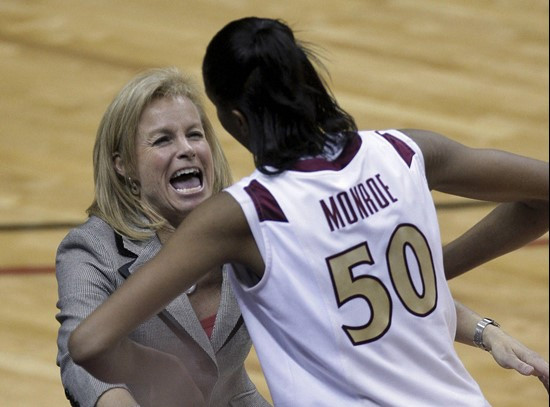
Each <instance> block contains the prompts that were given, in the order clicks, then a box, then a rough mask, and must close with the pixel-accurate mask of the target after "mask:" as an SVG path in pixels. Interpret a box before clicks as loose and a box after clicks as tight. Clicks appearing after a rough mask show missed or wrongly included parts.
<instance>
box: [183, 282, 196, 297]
mask: <svg viewBox="0 0 550 407" xmlns="http://www.w3.org/2000/svg"><path fill="white" fill-rule="evenodd" d="M196 289H197V284H193V285H192V286H191V287H189V288H188V289H187V290H185V294H187V295H191V294H193V293H194V292H195V290H196Z"/></svg>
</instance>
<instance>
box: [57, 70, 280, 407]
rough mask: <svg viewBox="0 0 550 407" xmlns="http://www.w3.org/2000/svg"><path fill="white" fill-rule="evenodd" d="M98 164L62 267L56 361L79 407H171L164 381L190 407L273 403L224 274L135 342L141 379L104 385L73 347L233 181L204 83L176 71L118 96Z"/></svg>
mask: <svg viewBox="0 0 550 407" xmlns="http://www.w3.org/2000/svg"><path fill="white" fill-rule="evenodd" d="M93 166H94V181H95V197H94V201H93V203H92V204H91V206H90V207H89V209H88V214H89V219H88V220H87V222H86V223H84V224H83V225H80V226H78V227H77V228H75V229H73V230H71V231H70V232H69V234H68V235H67V236H66V237H65V239H64V240H63V241H62V242H61V244H60V246H59V249H58V253H57V259H56V275H57V281H58V288H59V301H58V303H57V306H58V308H59V310H60V311H59V313H58V314H57V317H56V318H57V320H58V321H59V322H60V324H61V326H60V329H59V334H58V349H59V351H58V357H57V363H58V365H59V366H60V368H61V379H62V382H63V386H64V388H65V394H66V395H67V398H68V399H69V400H70V401H71V405H78V406H81V407H83V406H90V407H92V406H98V407H102V406H135V405H136V403H139V405H141V406H159V405H170V404H171V403H172V402H174V400H173V398H172V393H171V392H164V393H162V394H159V393H156V392H155V389H156V388H157V387H158V385H157V384H158V383H159V382H162V383H163V385H164V386H169V387H170V386H172V387H174V388H177V389H178V391H182V389H183V390H184V392H185V394H186V401H188V402H189V404H190V405H201V404H202V403H203V402H205V403H206V405H212V406H227V405H238V406H248V407H256V406H257V407H263V406H269V404H268V403H267V401H266V400H265V399H264V398H263V397H262V396H261V395H260V394H259V392H258V391H257V389H256V387H255V385H254V384H253V383H252V381H251V380H250V378H249V376H248V374H247V372H246V370H245V367H244V361H245V359H246V357H247V355H248V353H249V351H250V348H251V341H250V337H249V336H248V332H247V330H246V327H245V325H244V324H243V319H242V316H241V313H240V311H239V308H238V306H237V302H236V300H235V298H234V296H233V294H232V291H231V290H230V286H229V281H228V279H227V271H226V267H225V266H222V267H216V268H214V269H213V270H211V272H209V273H208V274H207V275H205V276H204V277H203V278H201V279H200V280H199V281H196V282H195V284H194V285H193V287H192V288H191V289H190V290H187V291H186V292H185V293H182V295H180V296H178V298H176V299H175V300H174V301H173V302H171V303H170V304H169V305H168V306H167V307H166V308H165V309H163V310H161V311H160V312H159V313H158V314H157V315H156V316H154V317H153V318H151V319H149V320H148V321H146V322H144V323H143V324H141V325H140V326H139V327H137V329H136V330H134V331H133V332H132V333H131V334H130V335H129V337H130V338H131V339H132V340H134V341H135V342H137V343H139V344H140V349H141V350H143V355H141V354H140V352H137V353H136V359H135V361H136V364H135V365H134V366H128V368H129V369H132V370H133V371H134V372H139V374H138V375H137V376H138V377H137V378H136V375H134V379H133V380H132V381H131V382H128V381H123V380H121V382H120V383H119V384H109V383H105V382H102V381H99V380H97V379H95V378H94V377H93V376H91V375H90V374H89V373H87V372H86V371H85V370H84V369H82V368H81V367H79V366H77V365H75V364H74V362H73V360H72V359H71V357H70V355H69V353H68V349H67V342H68V338H69V335H70V334H71V332H72V331H73V330H74V329H75V328H76V326H77V325H78V324H79V323H80V322H81V320H82V319H83V318H84V317H86V316H87V315H88V314H90V313H91V312H92V311H93V310H94V309H95V308H97V307H98V306H99V305H100V304H101V303H102V302H103V301H105V300H106V299H107V298H108V297H109V296H110V295H111V294H113V292H114V291H115V290H117V288H119V287H120V286H121V285H122V284H123V283H124V282H125V281H126V279H127V278H128V277H129V276H130V275H131V274H132V273H133V272H134V270H135V269H136V268H137V267H139V266H140V265H141V264H143V263H145V262H146V261H147V260H149V259H150V258H152V257H153V256H154V255H155V254H156V253H157V252H158V251H159V250H160V248H161V245H162V244H163V243H164V242H166V241H167V239H168V238H169V237H170V234H171V233H172V232H173V231H174V230H175V228H177V226H178V225H179V224H180V223H181V221H182V220H183V219H184V218H185V217H186V216H187V214H188V213H189V212H190V211H191V210H192V209H193V208H194V207H196V206H197V205H198V204H199V203H201V202H202V201H204V200H205V199H206V198H208V197H210V196H211V195H213V194H215V193H217V192H219V191H221V190H222V189H223V188H225V187H227V186H229V185H230V184H231V180H232V179H231V172H230V169H229V166H228V163H227V160H226V158H225V155H224V153H223V151H222V149H221V146H220V143H219V141H218V139H217V137H216V134H215V132H214V129H213V127H212V124H211V122H210V120H209V119H208V117H207V115H206V113H205V109H204V107H203V104H202V100H201V92H200V90H199V88H198V86H197V85H196V84H195V83H194V81H193V80H192V79H191V78H190V77H186V76H184V75H183V74H182V73H181V72H179V71H178V70H177V69H175V68H163V69H153V70H149V71H146V72H144V73H142V74H140V75H138V76H136V77H135V78H134V79H133V80H131V81H130V82H129V83H128V84H127V85H126V86H124V88H123V89H122V90H121V91H120V92H119V93H118V95H116V96H115V98H114V99H113V101H112V103H111V104H110V105H109V107H108V108H107V110H106V112H105V114H104V116H103V118H102V120H101V123H100V125H99V129H98V131H97V138H96V142H95V146H94V152H93ZM139 302H140V299H139V298H135V302H134V305H133V306H138V305H139ZM150 352H152V354H153V355H154V357H149V355H150ZM184 364H185V366H183V365H184ZM176 403H177V401H176Z"/></svg>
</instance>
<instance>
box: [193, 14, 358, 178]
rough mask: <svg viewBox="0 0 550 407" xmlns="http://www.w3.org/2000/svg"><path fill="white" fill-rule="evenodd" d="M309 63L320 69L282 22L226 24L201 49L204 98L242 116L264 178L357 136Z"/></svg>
mask: <svg viewBox="0 0 550 407" xmlns="http://www.w3.org/2000/svg"><path fill="white" fill-rule="evenodd" d="M312 61H314V62H316V63H317V64H318V65H319V66H321V67H322V64H321V63H320V61H319V60H318V58H317V56H316V55H315V53H313V51H311V50H310V49H308V48H307V47H306V46H305V45H303V44H301V43H299V42H298V41H296V39H295V38H294V34H293V32H292V30H291V28H290V27H289V26H288V25H287V24H286V23H284V22H283V21H281V20H273V19H267V18H257V17H247V18H243V19H239V20H235V21H232V22H230V23H229V24H227V25H226V26H225V27H224V28H222V29H221V30H220V31H219V32H218V33H217V34H216V35H215V36H214V38H213V39H212V40H211V41H210V44H209V45H208V47H207V49H206V55H205V57H204V60H203V65H202V71H203V79H204V84H205V88H206V91H207V94H208V95H209V97H210V98H211V99H212V101H213V103H214V104H216V105H220V106H226V107H227V106H231V108H237V109H239V110H241V111H242V112H243V114H245V116H246V118H247V120H248V125H249V127H250V133H251V135H252V137H250V140H249V143H250V145H249V148H250V150H251V152H252V154H253V155H254V162H255V164H256V167H257V168H258V169H259V170H260V171H262V172H264V173H271V174H273V173H280V172H282V171H284V170H286V169H288V168H290V167H292V166H293V164H294V163H295V162H296V161H298V160H299V159H300V158H302V157H305V156H316V155H319V154H321V153H322V152H323V151H324V149H325V148H327V147H329V148H330V147H335V146H337V145H341V144H342V143H345V142H346V138H347V137H349V134H350V133H349V132H352V131H356V130H357V126H356V124H355V121H354V119H353V117H351V115H349V114H348V113H347V112H345V111H344V110H343V109H342V108H340V106H339V105H338V103H337V102H336V100H335V99H334V97H333V96H332V94H331V93H330V90H329V87H328V86H327V85H326V83H325V82H324V80H323V78H322V77H321V76H320V75H319V74H318V72H317V71H316V69H315V67H314V65H313V64H312ZM266 167H273V168H274V169H273V168H271V169H269V168H266Z"/></svg>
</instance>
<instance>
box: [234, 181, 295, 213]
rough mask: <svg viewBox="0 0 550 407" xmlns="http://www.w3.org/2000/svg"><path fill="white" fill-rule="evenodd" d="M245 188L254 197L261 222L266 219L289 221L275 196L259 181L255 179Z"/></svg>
mask: <svg viewBox="0 0 550 407" xmlns="http://www.w3.org/2000/svg"><path fill="white" fill-rule="evenodd" d="M244 190H245V191H246V193H247V194H248V195H250V198H252V202H254V206H255V207H256V212H257V213H258V218H259V219H260V222H263V221H264V220H272V221H275V222H288V219H287V218H286V216H285V214H284V212H283V210H282V209H281V207H280V206H279V204H278V203H277V200H276V199H275V197H273V195H271V192H269V191H268V190H267V188H266V187H264V186H263V185H262V184H260V183H259V182H258V181H256V180H253V181H252V182H251V183H250V184H248V186H246V187H244Z"/></svg>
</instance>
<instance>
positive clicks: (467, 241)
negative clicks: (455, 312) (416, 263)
mask: <svg viewBox="0 0 550 407" xmlns="http://www.w3.org/2000/svg"><path fill="white" fill-rule="evenodd" d="M403 132H404V133H405V134H407V135H409V136H410V137H411V138H412V139H413V140H414V141H415V142H416V143H417V144H418V145H419V147H420V149H421V150H422V153H423V156H424V161H425V167H426V177H427V179H428V184H429V186H430V188H431V189H433V190H437V191H441V192H444V193H448V194H453V195H459V196H463V197H466V198H472V199H480V200H485V201H493V202H501V204H500V205H498V206H497V207H496V208H495V209H494V210H493V211H491V212H490V213H489V214H488V215H487V216H486V217H484V218H483V219H482V220H481V221H480V222H478V223H477V224H476V225H474V226H473V227H472V228H471V229H470V230H468V231H467V232H466V233H464V234H463V235H462V236H460V237H459V238H457V239H456V240H454V241H453V242H451V243H449V244H448V245H446V246H445V248H444V262H445V274H446V276H447V278H448V279H450V278H453V277H456V276H458V275H460V274H462V273H464V272H466V271H468V270H471V269H472V268H474V267H476V266H479V265H480V264H483V263H485V262H487V261H489V260H491V259H494V258H495V257H498V256H501V255H503V254H505V253H509V252H511V251H513V250H515V249H518V248H520V247H522V246H524V245H525V244H527V243H529V242H530V241H532V240H534V239H536V238H538V237H540V236H541V235H543V234H544V233H545V232H547V231H548V209H549V207H548V184H549V172H548V163H547V162H543V161H539V160H535V159H531V158H527V157H522V156H518V155H515V154H511V153H507V152H504V151H498V150H490V149H474V148H469V147H466V146H464V145H462V144H459V143H456V142H454V141H452V140H449V139H448V138H445V137H443V136H441V135H439V134H436V133H432V132H428V131H423V130H404V131H403Z"/></svg>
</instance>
